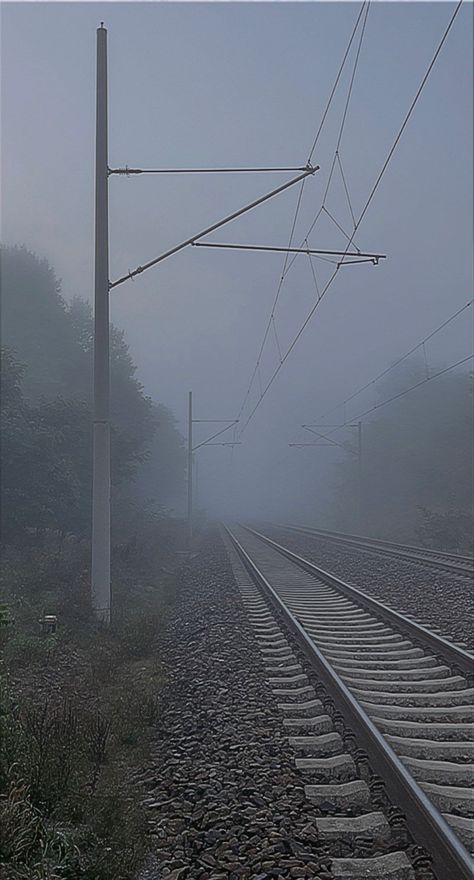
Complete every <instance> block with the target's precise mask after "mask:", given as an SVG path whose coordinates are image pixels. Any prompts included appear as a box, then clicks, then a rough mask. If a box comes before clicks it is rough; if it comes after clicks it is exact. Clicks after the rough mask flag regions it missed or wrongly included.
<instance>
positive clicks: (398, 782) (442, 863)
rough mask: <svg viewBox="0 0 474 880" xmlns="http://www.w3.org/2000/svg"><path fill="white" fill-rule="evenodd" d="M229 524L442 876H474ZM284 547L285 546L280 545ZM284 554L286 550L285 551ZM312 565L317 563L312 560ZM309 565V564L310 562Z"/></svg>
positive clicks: (454, 879)
mask: <svg viewBox="0 0 474 880" xmlns="http://www.w3.org/2000/svg"><path fill="white" fill-rule="evenodd" d="M244 528H245V529H246V530H247V531H248V532H250V533H251V534H254V535H256V536H258V537H260V538H261V539H262V540H263V541H265V542H266V543H269V544H270V545H274V546H275V549H276V548H278V547H279V546H280V545H275V542H273V541H271V540H270V539H266V537H265V536H264V535H261V534H260V533H259V532H256V531H255V530H254V529H250V528H248V527H247V526H244ZM225 529H226V531H227V534H228V535H229V538H230V539H231V541H232V543H233V545H234V546H235V549H236V551H237V553H238V555H239V557H240V559H241V560H242V563H243V565H244V566H245V568H246V570H247V571H248V573H249V575H250V576H251V577H252V579H253V580H254V581H255V582H256V583H257V585H258V586H260V588H261V589H262V591H263V592H264V594H265V595H266V596H267V597H268V598H269V600H270V602H271V604H272V605H273V607H274V608H275V609H276V610H277V611H278V612H279V613H280V615H281V616H282V617H283V619H284V621H285V623H286V624H287V627H288V628H289V629H290V631H291V632H292V634H293V635H294V637H295V639H296V641H297V643H298V645H299V647H300V648H301V650H302V652H303V653H304V654H305V656H306V657H307V658H308V660H309V662H310V663H311V664H312V665H313V666H314V667H315V669H316V671H317V672H318V675H319V677H320V679H321V681H322V682H323V684H324V685H325V686H326V687H327V688H328V690H329V691H330V693H331V696H332V697H333V698H334V702H335V705H336V708H337V709H338V710H339V711H341V712H342V714H343V716H344V718H345V719H347V720H348V722H349V724H350V726H351V727H352V729H353V730H354V732H355V735H356V737H357V740H358V743H360V746H361V747H362V748H363V749H364V750H365V751H366V752H367V753H368V754H369V759H370V763H371V765H372V767H373V768H374V770H375V772H376V773H378V774H379V775H380V776H381V777H382V778H383V780H384V783H385V786H386V789H387V792H388V794H389V796H390V798H391V799H392V800H393V801H394V803H397V804H398V805H399V806H400V807H401V808H402V809H403V810H404V812H405V814H406V816H407V819H408V822H409V825H410V827H411V828H412V829H413V831H414V836H415V837H416V840H417V842H419V843H421V844H422V845H423V846H424V847H425V848H426V849H427V851H428V852H429V853H430V855H431V856H432V858H433V867H434V869H435V871H436V872H437V874H438V877H439V880H472V876H473V862H472V859H471V857H470V855H469V853H468V851H467V850H466V848H465V847H464V846H463V844H462V843H461V842H460V840H459V839H458V837H457V836H456V834H455V833H454V832H453V831H452V829H451V828H450V826H449V825H448V823H447V822H446V821H445V819H444V818H443V816H442V815H441V814H440V813H439V811H438V810H437V809H436V807H435V806H434V805H433V804H432V803H431V801H430V800H429V798H428V797H427V796H426V794H425V793H424V791H423V790H422V789H421V788H420V786H419V785H418V784H417V782H416V781H415V780H414V779H413V777H412V776H411V774H410V773H409V772H408V770H407V769H406V767H405V766H404V765H403V764H402V762H401V761H400V759H399V758H398V756H397V755H396V754H395V752H394V751H393V749H392V748H391V746H390V745H389V744H388V742H387V741H386V740H385V738H384V737H383V736H382V734H381V733H380V732H379V730H378V729H377V727H376V726H375V724H374V723H373V722H372V720H371V719H370V718H369V716H368V715H367V714H366V712H365V711H364V709H363V708H362V706H360V705H359V703H358V701H357V700H356V699H355V698H354V696H353V695H352V693H351V692H350V690H349V689H348V687H347V686H346V685H345V683H344V682H343V681H342V679H341V678H340V676H339V675H338V674H337V672H336V671H335V670H334V669H333V668H332V666H331V665H330V664H329V663H328V661H327V660H326V658H325V657H324V655H323V654H322V653H321V651H320V650H319V649H318V647H317V646H316V644H315V643H314V641H313V640H312V639H311V638H310V636H309V635H308V634H307V633H306V631H305V629H304V627H303V626H302V625H301V624H300V623H299V621H298V620H297V619H296V617H295V616H294V615H293V614H292V612H291V611H290V610H289V608H288V607H287V606H286V604H285V603H284V602H283V601H282V599H281V598H280V597H279V595H278V594H277V592H276V591H275V590H274V588H273V587H272V586H271V584H270V583H269V581H268V580H267V579H266V578H265V576H264V574H263V573H262V572H261V571H260V569H259V568H258V567H257V565H256V564H255V562H253V560H252V559H251V558H250V556H249V555H248V553H247V552H246V550H245V549H244V548H243V546H242V544H241V543H240V542H239V540H238V539H237V538H236V536H235V535H234V534H233V533H232V531H231V530H230V529H229V528H228V527H227V526H225ZM281 550H285V548H281ZM283 555H285V556H286V553H284V554H283ZM292 556H294V554H291V552H290V557H292ZM290 557H288V558H290ZM298 558H299V557H298ZM303 561H304V560H303ZM309 565H310V566H312V564H311V563H309ZM314 568H316V566H314ZM305 570H307V569H306V568H305ZM321 571H322V570H317V575H318V577H321ZM325 574H326V573H325ZM356 592H359V591H356Z"/></svg>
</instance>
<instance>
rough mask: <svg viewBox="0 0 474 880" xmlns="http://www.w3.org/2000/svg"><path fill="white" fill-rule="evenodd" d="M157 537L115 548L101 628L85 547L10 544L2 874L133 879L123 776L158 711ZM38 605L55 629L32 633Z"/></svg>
mask: <svg viewBox="0 0 474 880" xmlns="http://www.w3.org/2000/svg"><path fill="white" fill-rule="evenodd" d="M159 544H160V542H159V540H156V536H155V538H154V540H153V541H150V542H149V544H148V545H147V546H144V547H141V548H138V552H136V553H134V554H132V555H131V556H130V555H129V556H128V557H127V556H125V558H123V554H122V552H121V551H120V552H118V553H117V554H116V558H115V559H114V562H113V572H114V576H113V579H114V587H115V592H114V598H115V602H114V615H113V623H112V626H111V627H110V628H109V629H104V628H102V627H98V626H96V625H95V624H94V622H93V620H92V619H91V617H90V614H89V610H88V602H87V578H86V577H85V574H84V571H85V566H86V560H87V554H88V548H87V546H86V545H84V544H81V545H79V544H75V543H72V544H65V546H64V549H63V552H62V553H61V554H60V555H59V556H58V554H57V552H56V553H54V554H52V553H50V551H49V549H48V547H47V546H44V544H43V545H42V546H41V547H40V548H38V547H35V546H29V547H27V548H26V551H25V550H24V548H23V556H22V561H21V562H20V560H19V557H18V555H17V553H16V549H15V548H11V551H10V552H8V549H9V548H7V554H6V562H5V564H4V566H3V572H2V578H3V594H4V596H5V599H6V604H5V605H2V606H0V607H1V608H2V610H3V613H2V621H3V623H2V625H1V628H0V632H1V641H0V657H1V661H0V875H1V877H2V880H23V878H25V880H26V878H28V880H56V878H57V880H110V878H112V877H113V878H114V880H131V878H133V877H134V876H135V875H136V872H137V869H138V867H139V866H140V864H141V863H142V862H143V860H144V857H145V854H146V852H147V847H148V838H147V825H146V819H145V814H144V809H143V808H142V805H141V803H140V792H139V791H137V786H136V785H134V784H132V783H131V781H130V780H131V776H132V772H133V770H134V769H136V768H137V767H139V766H141V765H142V764H143V762H144V760H146V758H147V755H148V743H149V740H150V735H151V732H152V729H153V725H154V724H155V723H156V721H157V719H158V718H159V691H160V687H161V683H162V678H163V673H162V670H161V666H160V661H159V653H158V648H157V633H158V631H159V628H160V626H162V624H163V620H164V619H165V618H166V613H167V607H168V605H169V603H170V602H171V601H172V598H173V596H174V595H175V594H176V585H177V582H179V577H178V576H177V575H176V573H175V572H176V563H175V562H174V560H173V558H172V557H171V555H168V556H167V557H166V558H163V557H162V556H160V555H159V554H158V553H157V551H156V550H155V548H156V546H159ZM163 569H166V573H165V572H164V571H163ZM157 571H159V572H160V577H159V584H158V585H157V583H156V581H157ZM45 611H46V613H53V614H57V616H58V621H59V626H58V631H57V633H56V634H55V635H53V636H51V635H41V634H40V633H39V623H38V621H39V619H40V617H42V616H43V614H44V612H45ZM0 622H1V621H0ZM142 796H143V795H142Z"/></svg>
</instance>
